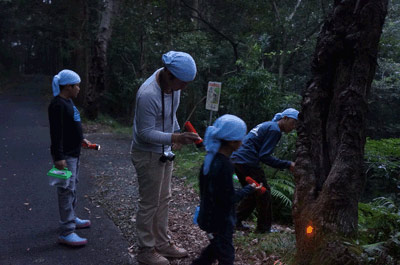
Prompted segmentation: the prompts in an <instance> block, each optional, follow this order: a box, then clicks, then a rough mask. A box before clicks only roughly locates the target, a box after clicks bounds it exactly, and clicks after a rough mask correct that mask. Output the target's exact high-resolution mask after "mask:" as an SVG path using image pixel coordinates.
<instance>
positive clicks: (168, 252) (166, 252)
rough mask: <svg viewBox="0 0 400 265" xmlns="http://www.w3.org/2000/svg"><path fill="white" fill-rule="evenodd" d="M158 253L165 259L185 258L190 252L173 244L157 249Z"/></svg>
mask: <svg viewBox="0 0 400 265" xmlns="http://www.w3.org/2000/svg"><path fill="white" fill-rule="evenodd" d="M156 251H157V252H158V253H159V254H160V255H161V256H164V257H168V258H183V257H186V256H187V255H188V252H187V251H186V249H184V248H178V247H177V246H175V245H174V244H172V243H168V244H165V245H164V246H162V247H156Z"/></svg>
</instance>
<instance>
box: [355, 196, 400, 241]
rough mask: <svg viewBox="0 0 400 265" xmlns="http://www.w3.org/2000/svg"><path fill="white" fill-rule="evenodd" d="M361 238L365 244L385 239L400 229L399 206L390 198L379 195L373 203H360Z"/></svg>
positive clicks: (359, 223)
mask: <svg viewBox="0 0 400 265" xmlns="http://www.w3.org/2000/svg"><path fill="white" fill-rule="evenodd" d="M358 212H359V215H358V216H359V221H358V225H359V239H360V241H361V242H363V243H365V244H372V243H375V242H380V241H385V240H387V239H389V237H390V236H391V235H392V234H393V233H395V231H400V216H399V213H400V212H399V208H398V207H397V206H396V205H395V204H394V202H393V201H392V200H390V199H387V198H384V197H379V198H376V199H374V200H373V201H372V202H371V203H369V204H365V203H359V206H358Z"/></svg>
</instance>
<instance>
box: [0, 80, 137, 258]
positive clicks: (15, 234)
mask: <svg viewBox="0 0 400 265" xmlns="http://www.w3.org/2000/svg"><path fill="white" fill-rule="evenodd" d="M41 80H42V79H39V78H34V79H32V80H30V82H28V83H26V84H24V85H23V86H19V87H17V88H14V89H13V90H12V91H11V92H6V93H3V94H0V264H1V265H8V264H10V265H20V264H21V265H30V264H51V265H55V264H57V265H58V264H60V265H64V264H66V265H79V264H85V265H89V264H95V265H99V264H107V265H112V264H118V265H119V264H134V262H133V261H132V260H131V258H130V256H129V255H128V251H127V248H128V247H129V245H128V242H127V241H126V240H125V238H124V237H123V236H122V234H121V232H120V230H119V229H118V228H117V227H116V226H115V225H114V223H113V222H112V221H111V220H110V219H109V218H108V217H107V215H105V213H104V212H103V210H102V209H101V208H100V207H97V206H96V205H93V204H92V203H91V202H90V201H89V200H88V199H86V196H85V195H87V194H90V192H91V191H92V189H93V188H92V187H93V186H92V183H90V182H91V180H90V178H89V177H88V174H87V172H85V171H86V170H85V169H84V168H82V170H81V174H80V182H79V185H78V206H77V208H78V209H77V212H78V214H79V216H80V217H82V218H90V219H91V220H92V227H91V228H89V229H84V230H78V232H79V234H80V235H81V236H83V237H86V238H88V241H89V243H88V245H87V246H85V247H82V248H77V249H76V248H75V249H74V248H70V247H67V246H62V245H59V244H57V235H58V232H57V229H58V217H59V216H58V209H57V197H56V191H55V189H54V187H50V186H49V185H48V179H47V176H46V173H47V171H48V170H49V169H50V168H51V164H52V163H51V157H50V152H49V146H50V139H49V126H48V120H47V106H48V103H49V102H46V101H45V100H43V99H42V98H41V97H40V96H39V94H40V93H39V88H37V87H38V84H39V83H40V82H41ZM48 86H49V89H50V84H49V85H48ZM82 163H84V161H82ZM85 173H86V174H85Z"/></svg>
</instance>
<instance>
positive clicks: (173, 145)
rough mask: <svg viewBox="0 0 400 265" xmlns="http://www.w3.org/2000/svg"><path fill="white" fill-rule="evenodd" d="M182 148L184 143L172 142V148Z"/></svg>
mask: <svg viewBox="0 0 400 265" xmlns="http://www.w3.org/2000/svg"><path fill="white" fill-rule="evenodd" d="M181 148H182V144H180V143H173V144H172V150H174V151H175V150H180V149H181Z"/></svg>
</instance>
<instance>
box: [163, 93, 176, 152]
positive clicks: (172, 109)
mask: <svg viewBox="0 0 400 265" xmlns="http://www.w3.org/2000/svg"><path fill="white" fill-rule="evenodd" d="M160 88H161V89H160V90H161V106H162V110H161V112H162V131H163V132H164V130H165V128H164V115H165V102H164V91H163V89H162V87H160ZM171 126H172V127H174V90H173V89H172V106H171ZM164 151H165V148H164V145H162V153H163V154H164Z"/></svg>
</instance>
